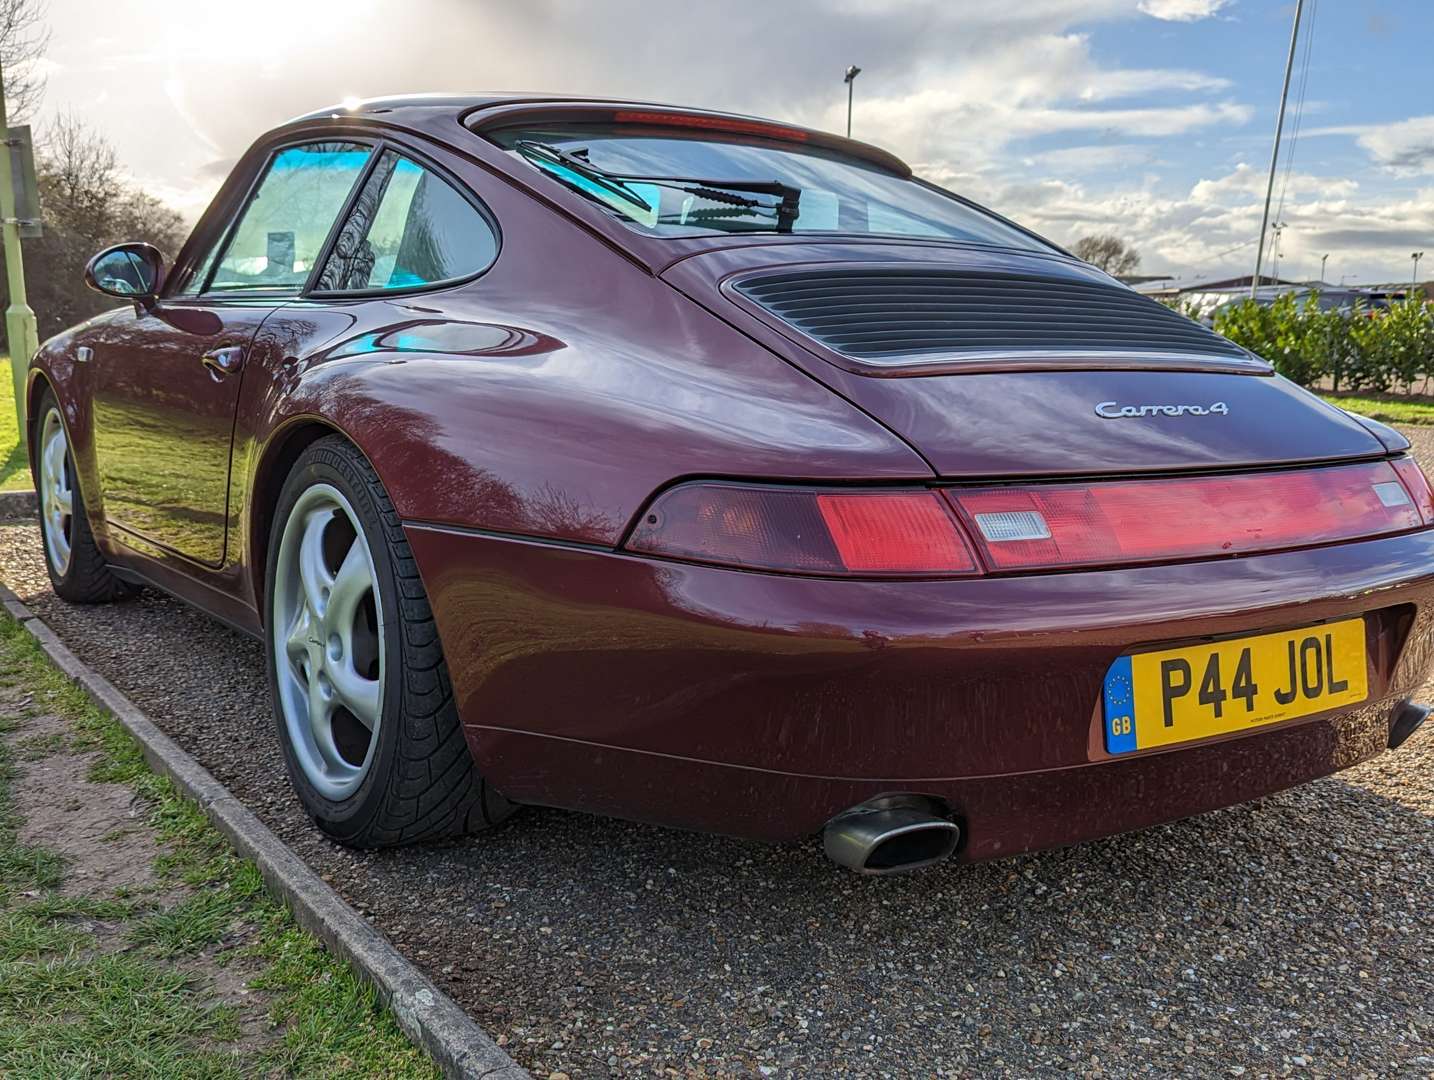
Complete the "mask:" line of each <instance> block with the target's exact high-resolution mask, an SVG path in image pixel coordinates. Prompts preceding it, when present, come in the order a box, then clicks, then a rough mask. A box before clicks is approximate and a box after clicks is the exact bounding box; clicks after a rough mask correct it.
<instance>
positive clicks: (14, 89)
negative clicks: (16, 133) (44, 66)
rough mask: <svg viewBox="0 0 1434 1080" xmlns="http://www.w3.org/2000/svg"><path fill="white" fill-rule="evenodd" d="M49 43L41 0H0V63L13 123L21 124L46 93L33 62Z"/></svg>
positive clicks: (10, 117) (8, 116) (7, 113)
mask: <svg viewBox="0 0 1434 1080" xmlns="http://www.w3.org/2000/svg"><path fill="white" fill-rule="evenodd" d="M49 43H50V30H49V27H48V26H47V25H46V23H45V5H44V3H43V2H42V0H0V65H3V68H4V72H5V112H6V119H8V120H9V121H10V123H12V124H20V123H24V121H25V118H26V117H27V116H28V115H29V114H30V112H31V111H32V110H33V109H34V108H35V106H36V105H37V104H38V103H39V100H40V95H41V94H43V93H44V92H45V77H44V75H43V74H42V73H41V72H40V71H39V70H38V69H37V67H36V65H35V61H37V60H39V59H40V57H42V56H43V55H44V54H45V48H46V47H47V46H48V45H49Z"/></svg>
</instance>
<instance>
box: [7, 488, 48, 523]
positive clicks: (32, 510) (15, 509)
mask: <svg viewBox="0 0 1434 1080" xmlns="http://www.w3.org/2000/svg"><path fill="white" fill-rule="evenodd" d="M38 506H39V504H38V503H37V502H36V500H35V493H34V492H33V491H0V517H7V518H12V517H34V516H35V514H36V513H37V512H38Z"/></svg>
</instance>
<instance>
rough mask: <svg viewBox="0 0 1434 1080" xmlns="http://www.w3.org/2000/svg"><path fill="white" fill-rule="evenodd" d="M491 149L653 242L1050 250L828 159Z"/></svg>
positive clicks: (808, 150)
mask: <svg viewBox="0 0 1434 1080" xmlns="http://www.w3.org/2000/svg"><path fill="white" fill-rule="evenodd" d="M489 137H490V138H491V139H493V141H494V142H496V143H497V144H498V145H499V146H501V147H503V148H504V149H506V150H508V151H509V152H510V153H512V154H513V155H514V156H515V157H518V158H519V159H521V160H523V161H526V162H527V163H528V164H530V165H531V166H532V167H533V168H536V169H539V170H540V171H542V172H544V173H546V174H547V175H549V176H551V177H553V178H554V179H556V180H558V181H560V182H562V183H564V184H566V185H567V186H568V187H570V188H572V189H573V190H574V191H576V192H577V193H579V194H580V195H582V196H584V197H586V198H588V199H590V200H591V201H593V202H595V203H597V204H599V205H600V206H602V207H603V208H604V209H605V210H607V211H608V212H609V213H611V214H612V215H613V216H615V217H617V218H618V219H620V220H621V221H623V222H624V223H625V224H627V225H629V226H630V227H632V228H634V229H637V230H639V231H641V232H645V233H649V234H653V235H658V236H693V235H704V234H707V235H710V234H712V233H721V232H727V233H735V232H743V233H748V232H794V233H831V234H838V235H862V236H898V237H922V238H927V239H940V240H958V241H962V242H965V243H975V244H990V245H994V246H1000V247H1010V248H1021V249H1025V250H1036V251H1050V250H1052V249H1051V248H1049V247H1048V246H1046V245H1045V244H1043V243H1041V242H1040V241H1039V240H1038V239H1036V238H1035V237H1033V236H1031V235H1030V234H1029V233H1026V232H1024V231H1022V230H1021V229H1018V228H1016V227H1015V226H1012V225H1009V224H1007V223H1006V222H1003V221H1001V220H1000V219H999V218H996V217H994V216H993V215H991V214H988V213H986V212H984V211H982V210H980V209H979V208H977V207H975V206H972V205H970V204H968V203H965V202H963V201H962V200H960V199H957V198H956V197H955V196H952V195H950V194H948V193H946V192H943V191H940V190H934V189H932V188H929V187H926V186H924V185H922V184H919V183H917V182H915V181H913V180H910V179H906V178H904V177H901V176H897V175H894V174H893V173H890V172H887V171H886V170H884V169H882V168H880V167H878V166H876V165H873V164H869V163H867V162H865V161H861V160H859V159H857V158H852V157H848V156H846V155H843V154H841V153H839V152H836V151H831V150H826V149H822V148H817V147H806V146H794V145H788V144H784V143H780V142H774V141H771V140H765V139H757V138H751V137H746V136H726V135H723V136H714V135H712V134H710V133H707V132H703V133H701V134H688V133H687V132H684V131H673V130H672V129H668V128H642V127H635V126H633V125H599V124H574V125H567V126H561V125H555V126H551V127H541V128H538V127H534V128H509V129H506V130H500V131H494V132H491V133H489ZM729 184H730V185H733V186H732V187H728V186H726V185H729Z"/></svg>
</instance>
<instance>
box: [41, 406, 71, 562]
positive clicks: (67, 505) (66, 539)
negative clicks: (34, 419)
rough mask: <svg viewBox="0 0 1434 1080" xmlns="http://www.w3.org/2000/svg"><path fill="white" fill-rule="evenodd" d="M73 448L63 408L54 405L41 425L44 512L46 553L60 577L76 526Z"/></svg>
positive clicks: (42, 505)
mask: <svg viewBox="0 0 1434 1080" xmlns="http://www.w3.org/2000/svg"><path fill="white" fill-rule="evenodd" d="M69 449H70V444H69V441H68V440H67V439H66V438H65V425H64V423H63V422H62V421H61V420H60V410H59V409H51V410H50V411H49V412H47V413H46V414H45V421H44V423H43V424H41V425H40V450H39V458H38V460H39V466H40V470H39V471H40V493H39V494H40V516H41V520H42V522H43V526H44V527H43V532H44V534H45V553H46V555H48V556H49V559H50V566H51V567H52V568H53V569H54V571H55V573H56V574H57V575H58V576H60V577H64V576H65V572H66V571H67V570H69V568H70V550H71V546H70V545H71V541H72V539H73V537H74V527H75V524H74V523H75V517H74V514H75V489H74V476H73V474H72V468H71V465H70V454H69Z"/></svg>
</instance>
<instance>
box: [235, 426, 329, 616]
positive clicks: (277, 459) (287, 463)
mask: <svg viewBox="0 0 1434 1080" xmlns="http://www.w3.org/2000/svg"><path fill="white" fill-rule="evenodd" d="M329 435H340V436H342V437H343V438H345V439H347V440H348V441H349V442H353V440H352V439H350V438H349V437H348V435H347V434H346V433H345V432H343V431H341V430H339V428H337V427H335V426H334V425H333V424H330V423H327V422H325V421H323V420H319V419H316V418H313V417H309V418H306V419H304V420H300V421H297V422H295V423H293V424H290V425H289V426H288V427H286V428H284V429H283V430H282V431H280V432H278V433H276V434H275V435H274V436H272V437H271V438H270V439H269V442H268V443H267V444H266V445H265V447H264V452H263V455H262V456H261V457H260V459H259V464H258V466H257V467H256V468H255V470H254V476H253V478H252V479H251V481H250V488H249V523H248V530H247V532H248V536H247V541H248V543H247V548H248V553H247V556H246V558H247V562H248V564H249V577H250V582H251V586H252V588H253V590H254V609H255V610H256V611H258V612H259V617H260V619H261V620H263V619H264V618H265V617H266V615H265V612H264V589H265V586H266V582H265V575H266V574H267V573H268V567H269V534H270V531H271V528H272V526H273V524H274V512H275V510H277V509H278V506H279V496H280V494H282V492H283V490H284V481H285V480H286V479H288V476H289V473H290V471H292V469H293V468H294V463H295V462H297V461H298V460H299V457H300V455H302V454H303V452H304V451H305V450H307V449H308V448H309V447H310V446H312V445H313V444H314V443H316V442H318V441H319V440H320V439H322V438H325V437H327V436H329Z"/></svg>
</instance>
